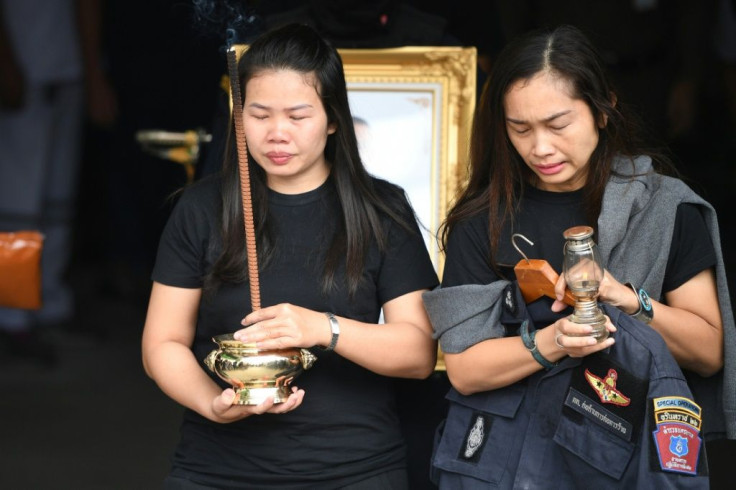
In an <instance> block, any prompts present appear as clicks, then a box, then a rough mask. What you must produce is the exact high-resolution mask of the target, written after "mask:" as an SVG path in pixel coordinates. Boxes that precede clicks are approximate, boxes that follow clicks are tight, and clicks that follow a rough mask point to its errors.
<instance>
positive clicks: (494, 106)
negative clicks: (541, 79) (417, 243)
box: [440, 25, 670, 272]
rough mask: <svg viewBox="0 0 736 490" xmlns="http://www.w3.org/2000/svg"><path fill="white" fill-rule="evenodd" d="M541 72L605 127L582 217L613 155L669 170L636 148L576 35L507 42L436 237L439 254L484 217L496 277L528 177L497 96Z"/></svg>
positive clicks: (628, 117) (594, 56)
mask: <svg viewBox="0 0 736 490" xmlns="http://www.w3.org/2000/svg"><path fill="white" fill-rule="evenodd" d="M544 71H549V72H551V73H553V74H554V75H555V76H559V77H560V78H561V79H563V80H566V81H567V82H568V83H569V85H570V87H571V89H572V97H575V98H577V99H580V100H582V101H584V102H585V103H586V104H587V105H588V107H590V110H591V111H592V113H593V118H594V120H595V121H603V120H605V121H606V125H605V127H604V128H602V129H600V133H599V141H598V146H597V147H596V148H595V150H594V151H593V154H592V155H591V157H590V163H589V165H590V171H589V172H588V178H587V180H586V182H585V185H584V187H583V203H584V207H585V214H586V217H587V219H588V221H589V222H590V223H592V224H594V225H595V224H596V223H597V219H598V215H599V214H600V211H601V206H602V201H603V193H604V191H605V187H606V183H607V182H608V180H609V179H610V177H611V175H612V174H614V169H613V168H612V164H613V160H614V157H615V156H616V155H620V156H624V157H627V156H628V157H634V156H636V155H639V154H642V153H646V154H649V155H651V156H653V157H654V158H653V160H655V162H656V164H657V168H658V169H659V168H668V169H669V168H670V164H669V160H668V159H667V158H666V157H665V156H664V154H663V153H662V152H659V151H656V150H654V149H647V150H644V145H643V143H642V140H641V137H640V134H641V124H640V122H639V120H638V119H637V118H636V117H635V116H634V115H633V114H631V113H629V111H627V110H626V107H625V105H624V104H623V103H622V102H621V101H618V100H617V99H616V95H615V91H614V87H613V86H612V83H611V81H610V79H609V77H608V75H607V73H606V67H605V64H604V62H603V60H602V59H601V57H600V55H599V54H598V52H597V50H596V48H595V47H594V46H593V44H592V43H591V42H590V41H589V39H588V38H587V37H586V36H585V35H584V34H583V33H582V32H581V31H580V30H578V29H577V28H576V27H573V26H569V25H563V26H560V27H557V28H556V29H554V30H546V29H545V30H535V31H532V32H530V33H528V34H526V35H524V36H522V37H519V38H517V39H515V40H513V41H511V42H510V43H509V44H508V45H507V46H506V47H505V48H504V49H503V50H502V52H501V53H500V54H499V56H498V58H497V59H496V61H495V62H494V64H493V69H492V71H491V73H490V75H489V78H488V79H487V80H486V83H485V85H484V87H483V91H482V93H481V97H480V100H479V103H478V107H477V109H476V112H475V116H474V120H473V127H472V134H471V140H470V155H469V156H470V161H469V167H468V172H469V178H468V184H467V186H466V187H465V189H464V190H463V191H462V192H461V194H460V196H459V197H458V199H457V201H456V203H455V205H454V206H453V207H452V209H451V210H450V212H449V213H448V216H447V218H446V220H445V222H444V223H443V224H442V228H441V231H440V238H441V247H442V249H443V250H444V249H445V247H446V246H447V239H448V236H449V234H450V232H451V231H452V229H453V227H454V226H455V225H456V224H457V223H458V222H459V221H461V220H463V219H466V218H468V217H469V216H473V215H475V214H478V213H481V212H489V215H490V218H489V229H490V237H491V257H489V260H490V263H491V265H492V267H493V268H494V269H496V270H497V272H498V269H497V267H496V262H495V255H496V251H497V249H498V240H499V236H500V232H501V230H502V228H503V226H504V224H505V223H506V222H511V223H513V219H514V213H515V211H516V210H517V207H518V203H519V200H520V198H521V195H522V193H523V188H524V185H525V184H526V183H534V182H535V179H536V175H535V174H534V173H533V172H532V171H531V170H530V169H529V168H528V167H527V165H526V164H525V163H524V161H523V160H522V158H521V156H520V155H519V154H518V152H517V151H516V149H515V148H514V146H513V145H512V143H511V141H510V139H509V137H508V133H507V130H506V114H505V111H504V98H505V96H506V93H507V92H508V90H509V89H510V88H511V86H512V85H513V84H514V83H516V82H517V81H520V80H529V79H531V78H533V77H534V76H535V75H536V74H537V73H540V72H544ZM632 171H633V160H632Z"/></svg>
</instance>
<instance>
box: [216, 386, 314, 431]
mask: <svg viewBox="0 0 736 490" xmlns="http://www.w3.org/2000/svg"><path fill="white" fill-rule="evenodd" d="M235 397H236V394H235V390H233V389H232V388H227V389H226V390H224V391H223V392H222V393H221V394H220V395H218V396H217V397H215V399H214V400H212V415H213V418H212V420H213V421H214V422H220V423H223V424H229V423H231V422H235V421H238V420H241V419H244V418H246V417H250V416H251V415H261V414H264V413H273V414H279V413H286V412H291V411H292V410H294V409H296V408H297V407H298V406H299V405H301V404H302V400H304V390H300V389H299V388H297V387H296V386H294V387H292V388H291V394H290V395H289V398H287V399H286V401H285V402H283V403H278V404H274V402H273V397H268V398H266V399H265V400H264V401H263V402H261V403H259V404H258V405H233V401H234V400H235Z"/></svg>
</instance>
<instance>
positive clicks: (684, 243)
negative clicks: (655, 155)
mask: <svg viewBox="0 0 736 490" xmlns="http://www.w3.org/2000/svg"><path fill="white" fill-rule="evenodd" d="M582 203H583V195H582V191H573V192H549V191H543V190H540V189H536V188H534V187H527V188H525V191H524V197H523V198H522V199H521V202H520V208H519V212H518V213H517V214H516V221H515V222H514V224H513V228H512V225H511V224H509V223H507V224H506V225H505V226H504V229H503V231H502V233H501V237H500V240H499V250H498V257H497V263H498V264H499V268H500V271H501V273H502V274H503V275H504V277H505V279H507V280H510V281H513V280H514V279H515V275H514V270H513V268H514V266H515V265H516V264H517V263H518V262H519V260H521V259H522V258H523V257H522V256H521V255H520V254H519V252H518V251H517V250H516V249H515V248H514V247H513V244H512V242H511V235H512V234H513V233H520V234H522V235H524V236H525V237H526V238H528V239H529V240H530V241H532V242H533V243H534V244H533V245H530V244H528V243H527V242H526V241H524V240H523V239H519V238H517V239H516V245H517V246H518V247H519V249H521V251H522V252H524V254H525V255H526V256H527V257H528V258H530V259H544V260H546V261H547V262H549V263H550V265H551V266H552V268H553V269H554V270H555V271H557V272H558V273H560V272H561V271H562V261H563V246H564V243H565V239H564V237H563V235H562V233H563V231H565V229H567V228H569V227H572V226H578V225H589V226H592V224H591V223H588V222H587V220H586V218H585V215H584V213H583V212H582V209H583V207H582ZM489 257H490V239H489V230H488V213H479V214H477V215H476V216H474V217H472V218H471V219H469V220H467V221H465V222H462V223H459V224H458V225H457V226H456V227H455V228H454V229H453V231H452V233H451V235H450V237H449V240H448V244H447V255H446V257H445V268H444V271H443V275H442V285H443V286H444V287H449V286H457V285H461V284H489V283H491V282H493V281H495V280H497V279H498V276H497V275H496V273H495V272H494V271H493V270H492V269H491V267H490V265H489ZM715 264H716V256H715V250H714V248H713V244H712V242H711V239H710V234H709V233H708V230H707V227H706V224H705V220H704V219H703V217H702V215H701V214H700V211H699V210H698V208H697V206H695V205H693V204H687V203H684V204H680V205H679V206H678V208H677V215H676V218H675V228H674V232H673V235H672V245H671V247H670V253H669V258H668V261H667V269H666V271H665V276H664V283H663V288H662V291H663V292H668V291H672V290H674V289H677V288H678V287H679V286H681V285H682V284H684V283H685V282H687V281H688V280H689V279H690V278H692V277H693V276H695V275H696V274H698V273H699V272H701V271H703V270H705V269H708V268H709V267H713V266H715ZM616 279H617V280H619V281H624V282H625V281H626V278H625V277H617V278H616ZM538 301H540V302H546V303H549V304H551V303H552V300H551V299H549V298H540V299H539V300H538ZM536 310H537V311H540V309H536ZM563 313H564V314H567V313H569V312H563ZM552 318H553V317H549V318H545V319H544V320H545V321H549V320H552ZM537 320H539V321H540V322H541V321H542V319H537Z"/></svg>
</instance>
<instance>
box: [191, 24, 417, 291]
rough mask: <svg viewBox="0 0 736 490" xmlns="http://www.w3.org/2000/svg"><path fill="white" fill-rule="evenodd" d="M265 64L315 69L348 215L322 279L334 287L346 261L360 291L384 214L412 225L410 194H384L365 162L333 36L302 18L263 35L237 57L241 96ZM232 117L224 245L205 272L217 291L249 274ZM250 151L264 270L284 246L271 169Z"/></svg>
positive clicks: (328, 155) (382, 240)
mask: <svg viewBox="0 0 736 490" xmlns="http://www.w3.org/2000/svg"><path fill="white" fill-rule="evenodd" d="M266 70H294V71H297V72H299V73H304V74H313V75H314V77H315V80H316V84H315V85H316V86H315V89H316V90H317V93H318V94H319V96H320V98H321V100H322V104H323V106H324V108H325V112H326V113H327V120H328V122H329V123H333V124H335V126H336V127H337V129H336V131H335V133H333V134H331V135H329V136H328V137H327V144H326V146H325V159H326V160H327V162H329V163H330V164H331V171H330V179H332V181H333V182H334V185H335V188H336V190H337V195H338V199H339V201H340V208H341V209H340V213H341V218H342V219H341V222H340V223H338V226H337V233H336V235H335V237H334V239H333V241H332V243H331V244H330V246H329V249H328V252H327V258H326V263H325V267H324V274H323V278H322V284H323V290H324V291H325V292H327V291H329V290H330V289H331V288H333V287H335V286H336V284H335V273H336V271H337V269H338V267H339V266H340V265H341V264H345V268H346V273H347V282H348V283H347V285H346V286H347V287H348V291H349V293H350V294H353V293H355V291H356V290H357V288H358V284H359V282H360V278H361V275H362V272H363V265H364V262H365V256H366V253H367V250H368V246H369V245H370V244H371V243H372V242H373V241H374V240H375V242H376V243H377V244H378V247H379V249H380V250H381V251H384V250H385V247H386V233H385V231H384V229H383V227H382V225H381V214H384V215H387V216H389V217H390V218H392V219H393V220H395V221H396V222H398V223H399V224H401V225H402V226H404V227H406V228H407V229H410V227H409V225H408V224H407V223H406V221H405V218H403V217H402V215H401V214H399V211H397V210H398V209H400V208H399V207H397V203H400V202H401V199H403V198H404V196H403V194H401V193H400V192H399V190H398V189H399V188H398V187H393V186H391V187H390V189H391V190H392V191H395V192H393V193H392V192H389V193H388V194H386V193H385V192H381V193H380V194H379V192H378V190H377V189H376V188H375V187H374V182H373V179H372V178H371V177H370V175H369V174H368V172H367V171H366V169H365V167H364V166H363V163H362V161H361V159H360V155H359V153H358V142H357V139H356V136H355V129H354V127H353V121H352V116H351V113H350V107H349V105H348V93H347V85H346V83H345V74H344V71H343V65H342V60H341V58H340V55H339V54H338V52H337V50H336V49H335V48H334V47H333V46H332V45H331V44H330V43H329V42H328V41H327V40H326V39H324V38H323V37H321V36H320V35H319V34H318V33H317V31H315V30H314V29H313V28H311V27H308V26H306V25H301V24H288V25H285V26H282V27H279V28H277V29H274V30H271V31H269V32H267V33H265V34H263V35H262V36H260V37H259V38H257V39H256V40H255V41H254V42H253V43H252V44H251V45H250V47H249V48H248V50H247V51H246V52H245V53H244V54H243V56H242V57H241V59H240V61H239V63H238V75H239V79H240V87H241V99H242V100H245V88H246V85H247V83H248V81H249V80H250V79H251V78H253V77H254V76H256V75H258V74H259V73H261V72H263V71H266ZM230 123H231V124H230V135H229V138H228V143H227V149H226V150H227V151H226V156H225V162H224V166H223V170H222V215H221V217H222V223H221V234H222V242H223V251H222V253H221V255H220V256H219V258H218V259H217V261H216V262H215V264H214V267H213V269H212V271H211V272H210V273H209V274H208V276H207V277H206V278H205V287H204V289H205V291H210V290H212V289H216V288H217V286H218V285H219V284H221V283H222V282H235V283H238V282H244V281H247V280H248V273H247V257H246V252H245V245H244V244H245V238H244V234H245V233H244V227H243V209H242V202H241V190H240V176H239V171H238V162H237V152H236V148H235V135H234V125H233V123H232V120H231V121H230ZM248 157H249V158H248V159H249V169H250V176H251V187H252V201H253V215H254V222H255V233H256V240H257V250H258V260H259V268H260V269H263V268H264V267H265V266H266V265H267V264H268V262H269V260H270V259H271V257H272V256H273V253H274V250H275V247H276V246H277V245H278V244H276V243H274V240H273V231H272V226H270V223H269V211H268V187H267V185H266V174H265V172H264V171H263V169H262V168H261V167H260V166H259V165H258V164H257V163H255V162H254V160H253V158H252V156H251V155H250V154H249V156H248Z"/></svg>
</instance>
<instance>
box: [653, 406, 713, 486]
mask: <svg viewBox="0 0 736 490" xmlns="http://www.w3.org/2000/svg"><path fill="white" fill-rule="evenodd" d="M652 405H653V406H652V418H653V420H652V422H653V427H654V430H653V431H652V437H653V438H654V447H655V449H656V456H657V463H658V465H659V469H661V470H662V471H668V472H673V473H684V474H687V475H697V474H698V460H699V458H700V447H701V445H702V438H701V437H700V427H701V425H702V416H701V409H700V405H698V404H697V403H695V402H693V401H692V400H690V399H688V398H685V397H681V396H671V397H660V398H654V399H652Z"/></svg>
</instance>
